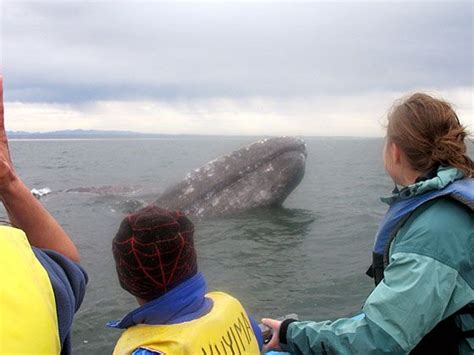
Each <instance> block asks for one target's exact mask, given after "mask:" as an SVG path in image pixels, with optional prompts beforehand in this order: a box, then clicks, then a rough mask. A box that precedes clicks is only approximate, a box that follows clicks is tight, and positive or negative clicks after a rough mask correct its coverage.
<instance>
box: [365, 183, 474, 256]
mask: <svg viewBox="0 0 474 355" xmlns="http://www.w3.org/2000/svg"><path fill="white" fill-rule="evenodd" d="M442 196H452V197H453V198H456V199H457V200H459V201H461V202H462V203H464V204H465V205H467V206H469V207H470V208H471V209H473V210H474V179H463V180H457V181H454V182H453V183H450V184H449V185H447V186H446V187H444V188H443V189H441V190H431V191H428V192H425V193H423V194H421V195H416V196H413V197H411V198H407V199H400V200H398V201H396V202H394V203H392V204H391V205H390V208H389V210H388V211H387V213H386V214H385V216H384V218H383V220H382V223H381V224H380V227H379V229H378V231H377V234H376V238H375V244H374V253H376V254H383V253H384V250H385V248H386V245H387V243H388V242H389V239H390V237H391V236H392V234H393V232H394V231H396V230H398V228H397V227H401V226H400V222H401V221H403V220H404V218H406V217H407V216H408V215H409V214H410V213H412V212H413V211H414V210H415V209H416V208H418V207H419V206H421V205H422V204H424V203H426V202H428V201H431V200H434V199H436V198H439V197H442Z"/></svg>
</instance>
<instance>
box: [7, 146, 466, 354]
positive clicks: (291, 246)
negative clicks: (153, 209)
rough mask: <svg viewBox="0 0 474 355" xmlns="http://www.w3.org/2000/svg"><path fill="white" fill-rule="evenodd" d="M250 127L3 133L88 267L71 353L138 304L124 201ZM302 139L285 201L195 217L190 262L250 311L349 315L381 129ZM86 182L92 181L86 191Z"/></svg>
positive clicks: (371, 216) (368, 222)
mask: <svg viewBox="0 0 474 355" xmlns="http://www.w3.org/2000/svg"><path fill="white" fill-rule="evenodd" d="M256 139H257V138H248V137H245V138H229V137H223V138H218V137H199V138H195V137H193V138H178V139H153V140H51V141H12V142H11V143H10V144H11V150H12V155H13V159H14V161H15V166H16V167H17V171H18V173H19V174H20V175H21V176H22V178H23V179H24V181H25V182H26V183H27V185H28V186H29V187H30V188H36V189H40V188H50V189H51V190H52V193H51V194H49V195H47V196H45V197H43V198H42V199H41V201H42V202H43V204H44V205H45V206H46V207H47V208H48V210H49V211H50V212H51V213H52V214H53V215H54V216H55V217H56V218H57V219H58V221H59V222H60V223H61V225H62V226H63V227H64V228H65V230H66V231H67V232H68V233H69V234H70V236H71V237H72V239H73V240H74V242H75V243H76V245H77V246H78V248H79V251H80V253H81V256H82V265H83V267H84V268H85V269H86V270H87V271H88V273H89V277H90V280H89V285H88V289H87V294H86V297H85V300H84V303H83V305H82V307H81V309H80V311H79V312H78V313H77V315H76V318H75V323H74V328H73V350H74V353H75V354H109V353H111V351H112V349H113V347H114V344H115V341H116V340H117V338H118V337H119V335H120V332H119V331H117V330H112V329H108V328H106V327H105V323H106V322H107V321H109V320H115V319H119V318H121V317H122V316H123V315H125V314H126V313H127V312H128V311H130V310H132V309H133V308H135V307H136V306H137V304H136V302H135V300H134V298H133V297H132V296H130V295H129V294H127V293H126V292H125V291H123V290H122V289H121V288H120V286H119V284H118V281H117V278H116V274H115V268H114V262H113V257H112V254H111V240H112V238H113V236H114V235H115V233H116V231H117V229H118V226H119V223H120V221H121V219H122V218H123V217H124V216H125V214H126V213H127V211H128V210H130V209H132V208H133V207H134V206H135V205H134V202H133V201H134V200H140V201H150V202H151V201H153V199H154V198H155V197H156V196H158V195H159V193H160V192H161V191H163V190H164V189H165V188H166V187H167V186H169V185H171V184H173V183H174V182H177V181H179V180H181V178H183V177H184V176H185V175H186V173H187V172H188V171H190V170H192V169H195V168H197V167H199V166H200V165H202V164H204V163H206V162H207V161H209V160H211V159H213V158H215V157H217V156H219V155H222V154H226V153H228V152H230V151H232V150H234V149H237V148H239V147H241V146H243V145H245V144H247V143H251V142H253V141H254V140H256ZM305 140H306V143H307V146H308V160H307V166H306V175H305V178H304V179H303V181H302V183H301V184H300V186H298V188H297V189H296V190H295V191H294V192H293V194H292V195H290V197H289V198H288V199H287V201H286V202H285V204H284V206H283V207H282V208H271V209H261V210H255V211H251V212H246V213H243V214H240V215H236V216H230V217H222V218H212V219H205V220H199V221H195V227H196V228H195V229H196V232H195V243H196V248H197V251H198V262H199V267H200V270H201V271H202V272H203V273H204V274H205V276H206V278H207V281H208V286H209V289H210V290H221V291H226V292H228V293H230V294H232V295H234V296H235V297H237V298H238V299H240V300H241V302H242V303H243V304H244V306H245V307H246V308H247V310H248V311H249V313H250V314H252V315H253V316H254V317H255V318H256V319H260V318H261V317H263V316H265V317H279V316H282V315H285V314H288V313H297V314H298V315H299V317H300V319H304V320H309V319H311V320H326V319H335V318H338V317H344V316H350V315H352V314H354V313H357V312H358V310H360V308H361V306H362V304H363V301H364V299H365V298H366V297H367V295H368V294H369V293H370V291H371V289H372V280H371V279H369V278H368V277H367V276H365V271H366V269H367V267H368V265H369V264H370V258H371V247H372V244H373V241H374V235H375V232H376V229H377V226H378V223H379V221H380V220H381V218H382V216H383V214H384V212H385V211H386V206H385V205H384V204H383V203H381V202H380V200H379V197H380V196H385V195H387V194H389V193H390V191H391V190H392V188H393V183H392V182H391V180H390V179H389V178H388V177H387V176H386V175H385V173H384V170H383V164H382V158H381V152H382V147H383V141H382V140H381V139H342V138H307V139H305ZM470 151H471V152H472V151H473V149H472V145H471V146H470ZM103 186H111V187H107V188H100V187H103ZM91 187H92V188H99V189H98V190H99V191H93V192H94V193H87V192H84V191H86V190H87V188H91ZM84 188H86V189H84ZM70 189H78V190H79V192H66V191H67V190H70ZM97 192H101V193H97Z"/></svg>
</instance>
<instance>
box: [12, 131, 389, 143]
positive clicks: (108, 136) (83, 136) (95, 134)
mask: <svg viewBox="0 0 474 355" xmlns="http://www.w3.org/2000/svg"><path fill="white" fill-rule="evenodd" d="M277 136H278V135H217V134H209V135H207V134H159V133H139V132H130V131H100V130H64V131H52V132H25V131H7V137H8V139H9V140H11V141H52V140H56V141H64V140H76V141H79V140H80V141H88V140H170V139H191V138H193V139H194V138H220V139H222V138H225V139H235V138H239V139H241V138H249V139H250V138H255V139H261V138H267V137H277ZM297 136H298V137H301V138H303V139H304V138H324V139H332V138H337V139H381V138H382V137H356V136H299V135H297Z"/></svg>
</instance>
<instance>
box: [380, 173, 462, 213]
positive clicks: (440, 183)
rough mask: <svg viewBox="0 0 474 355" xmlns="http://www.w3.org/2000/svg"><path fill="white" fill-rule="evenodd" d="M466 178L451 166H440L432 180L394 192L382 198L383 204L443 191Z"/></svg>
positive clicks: (416, 183) (425, 180) (422, 181)
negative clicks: (434, 191) (433, 191)
mask: <svg viewBox="0 0 474 355" xmlns="http://www.w3.org/2000/svg"><path fill="white" fill-rule="evenodd" d="M463 177H464V173H463V172H462V171H460V170H458V169H456V168H453V167H449V166H440V167H439V168H438V171H437V173H436V175H435V176H434V177H432V178H428V179H424V180H421V181H418V182H415V183H414V184H412V185H409V186H406V187H404V188H403V189H401V190H398V189H397V188H396V189H395V190H393V192H392V196H390V197H383V198H381V200H382V202H385V203H387V204H389V205H391V204H393V203H395V202H397V201H400V200H405V199H407V198H411V197H414V196H418V195H421V194H423V193H425V192H428V191H432V190H441V189H443V188H445V187H446V186H448V185H449V184H451V183H452V182H454V181H456V180H460V179H462V178H463Z"/></svg>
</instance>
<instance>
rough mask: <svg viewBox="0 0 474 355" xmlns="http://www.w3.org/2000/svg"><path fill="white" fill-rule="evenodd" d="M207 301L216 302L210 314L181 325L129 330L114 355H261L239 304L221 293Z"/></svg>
mask: <svg viewBox="0 0 474 355" xmlns="http://www.w3.org/2000/svg"><path fill="white" fill-rule="evenodd" d="M206 297H208V298H210V299H211V300H212V301H213V306H212V309H211V311H210V312H209V313H208V314H206V315H204V316H202V317H200V318H198V319H195V320H192V321H189V322H184V323H179V324H169V325H145V324H140V325H136V326H133V327H130V328H128V329H127V330H126V331H125V332H124V333H123V334H122V336H121V337H120V339H119V341H118V342H117V345H116V346H115V350H114V355H122V354H127V355H129V354H131V353H133V352H134V351H135V350H136V349H137V348H145V349H148V350H152V351H156V352H161V353H162V354H166V355H211V354H214V355H216V354H235V355H237V354H242V355H243V354H249V355H258V354H260V350H259V348H258V342H257V339H256V337H255V334H254V332H253V330H252V326H251V325H250V321H249V318H248V317H247V313H246V312H245V310H244V308H243V307H242V305H241V304H240V302H239V301H237V300H236V299H235V298H233V297H231V296H229V295H227V294H225V293H222V292H211V293H208V294H207V295H206Z"/></svg>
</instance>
